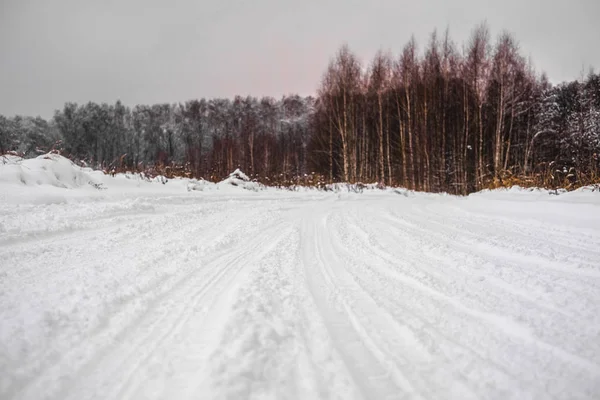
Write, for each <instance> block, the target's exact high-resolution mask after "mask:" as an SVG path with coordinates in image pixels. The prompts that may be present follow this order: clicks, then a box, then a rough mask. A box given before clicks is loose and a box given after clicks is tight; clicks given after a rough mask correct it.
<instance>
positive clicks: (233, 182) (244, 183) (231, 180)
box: [217, 169, 265, 192]
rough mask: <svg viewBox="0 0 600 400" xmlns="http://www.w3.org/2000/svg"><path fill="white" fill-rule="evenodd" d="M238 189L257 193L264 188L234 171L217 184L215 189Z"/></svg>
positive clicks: (240, 172)
mask: <svg viewBox="0 0 600 400" xmlns="http://www.w3.org/2000/svg"><path fill="white" fill-rule="evenodd" d="M232 186H233V187H239V188H242V189H246V190H252V191H255V192H257V191H259V190H263V189H264V188H265V186H264V185H262V184H260V183H258V182H252V181H251V180H250V178H249V177H248V175H246V174H244V173H243V172H242V171H240V170H239V169H236V170H235V171H233V172H232V173H231V174H229V177H227V178H226V179H224V180H222V181H221V182H219V183H217V189H222V188H229V187H232Z"/></svg>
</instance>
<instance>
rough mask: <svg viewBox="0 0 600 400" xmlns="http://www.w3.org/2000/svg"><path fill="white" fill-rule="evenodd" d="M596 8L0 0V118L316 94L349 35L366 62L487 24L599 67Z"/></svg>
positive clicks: (570, 70) (567, 59) (554, 74)
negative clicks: (98, 105) (83, 107)
mask: <svg viewBox="0 0 600 400" xmlns="http://www.w3.org/2000/svg"><path fill="white" fill-rule="evenodd" d="M598 16H600V1H598V0H571V1H558V0H550V1H546V0H495V1H485V0H483V1H482V0H460V1H444V0H429V1H418V0H411V1H403V0H360V1H359V0H293V1H287V0H252V1H250V0H229V1H227V0H171V1H165V0H160V1H158V0H129V1H127V0H102V1H89V0H53V1H46V0H37V1H33V0H0V114H3V115H14V114H25V115H41V116H43V117H50V116H51V115H52V114H53V112H54V110H55V109H57V108H61V107H62V105H63V104H64V103H65V102H66V101H74V102H78V103H84V102H87V101H96V102H109V103H113V102H114V101H115V100H117V99H120V100H121V101H123V102H124V103H125V104H127V105H130V106H133V105H135V104H152V103H158V102H178V101H185V100H189V99H192V98H200V97H207V98H210V97H232V96H234V95H236V94H240V95H247V94H250V95H254V96H262V95H270V96H274V97H280V96H281V95H284V94H289V93H298V94H301V95H308V94H314V93H315V90H316V88H317V86H318V84H319V80H320V78H321V75H322V73H323V72H324V70H325V68H326V66H327V63H328V61H329V59H330V58H331V57H332V56H333V55H334V54H335V52H336V51H337V49H338V48H339V46H340V45H341V44H343V43H348V45H349V46H350V48H351V49H352V50H354V51H355V52H356V53H357V54H358V55H359V57H360V58H361V59H362V60H363V62H364V63H365V64H366V63H368V62H369V61H370V58H371V57H372V55H373V54H374V53H375V52H376V51H377V50H378V49H379V48H383V49H384V50H388V49H389V50H391V51H392V53H393V54H394V55H397V54H399V52H400V50H401V49H402V47H403V46H404V44H405V43H406V42H407V41H408V39H409V38H410V35H411V34H414V35H415V37H416V39H417V41H418V43H419V44H420V45H421V46H423V45H424V44H425V43H426V41H427V38H428V36H429V34H430V33H431V32H432V31H433V29H435V28H437V29H438V31H440V32H443V31H444V30H445V28H446V26H449V28H450V33H451V36H452V38H453V39H454V40H455V41H456V42H457V44H458V45H460V44H461V43H463V42H464V41H466V39H467V38H468V36H469V33H470V32H471V30H472V29H473V27H474V26H475V25H476V24H478V23H479V22H481V21H483V20H487V22H488V25H489V26H490V29H491V32H492V35H493V36H495V35H496V34H497V33H498V32H499V31H500V30H501V29H507V30H508V31H510V32H512V33H514V34H515V36H516V38H517V39H518V40H519V42H520V44H521V48H522V51H523V54H524V55H526V56H531V58H532V59H533V61H534V63H535V66H536V68H537V69H538V70H544V71H546V72H547V73H548V76H549V77H550V79H551V81H553V82H560V81H563V80H570V79H574V78H577V77H579V76H580V74H581V72H582V70H585V71H586V72H587V70H588V68H589V67H590V66H595V67H597V68H600V48H599V47H598V40H599V39H600V24H598Z"/></svg>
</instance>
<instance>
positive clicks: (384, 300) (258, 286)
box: [0, 156, 600, 400]
mask: <svg viewBox="0 0 600 400" xmlns="http://www.w3.org/2000/svg"><path fill="white" fill-rule="evenodd" d="M240 179H241V178H240ZM242 181H243V179H242ZM90 182H92V184H93V185H90ZM238 183H239V182H238ZM94 185H95V187H94ZM98 187H100V188H103V189H104V190H98V189H97V188H98ZM244 188H245V187H244V184H243V183H242V184H238V185H235V186H234V185H231V184H229V183H227V182H225V183H223V184H217V185H215V184H209V183H206V182H197V181H192V182H190V181H186V180H173V181H169V182H167V183H166V184H162V183H160V182H145V181H143V180H140V179H139V178H136V177H135V176H133V175H131V176H124V175H121V176H117V177H114V178H113V177H109V176H103V175H101V174H100V173H96V172H92V171H90V170H85V169H79V168H77V167H75V166H73V165H71V164H70V163H69V162H68V161H66V160H65V159H62V158H61V157H58V156H46V157H45V158H44V157H41V158H39V159H35V160H26V161H23V160H20V159H16V158H14V159H10V160H7V161H6V162H5V163H4V164H3V163H2V162H0V399H2V400H9V399H36V400H39V399H61V400H62V399H73V400H82V399H376V400H379V399H461V400H462V399H501V400H506V399H599V398H600V193H598V192H592V191H591V190H587V191H586V190H579V191H577V192H572V193H563V194H560V195H558V196H553V195H549V194H548V192H547V191H525V190H519V189H515V190H507V191H494V192H483V193H479V194H474V195H471V196H468V197H464V198H459V197H454V196H445V195H431V194H418V193H412V192H407V191H393V190H387V191H378V190H366V191H364V192H363V193H362V194H357V193H349V192H347V191H339V192H337V193H325V192H317V191H310V190H305V191H302V192H289V191H281V190H275V189H264V188H261V187H257V186H256V185H250V187H249V189H251V190H244ZM246 189H248V188H246Z"/></svg>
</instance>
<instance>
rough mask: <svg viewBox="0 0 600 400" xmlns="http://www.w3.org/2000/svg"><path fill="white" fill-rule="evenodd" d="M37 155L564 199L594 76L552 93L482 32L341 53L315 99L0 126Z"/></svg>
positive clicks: (594, 163)
mask: <svg viewBox="0 0 600 400" xmlns="http://www.w3.org/2000/svg"><path fill="white" fill-rule="evenodd" d="M149 84H150V83H149ZM316 84H317V83H316ZM50 150H54V151H59V152H60V153H61V154H63V155H65V156H67V157H69V158H71V159H72V160H74V161H76V162H78V163H80V164H85V165H89V166H93V167H97V168H102V169H104V170H105V171H107V172H109V173H110V172H114V171H123V170H132V171H147V170H152V169H157V170H160V171H167V172H168V173H171V174H175V173H177V172H179V173H181V174H186V175H188V176H193V177H197V178H200V177H201V178H204V179H208V180H218V179H222V178H223V177H225V176H227V175H228V174H229V173H230V172H232V171H233V170H234V169H235V168H240V169H242V170H243V171H244V172H246V173H247V174H248V175H249V176H251V177H253V178H254V179H256V180H258V181H261V182H263V183H267V184H283V185H285V184H294V183H305V184H315V183H317V182H332V181H345V182H379V183H381V184H384V185H398V186H403V187H406V188H409V189H415V190H421V191H430V192H442V191H443V192H448V193H453V194H467V193H471V192H473V191H477V190H480V189H483V188H488V187H497V186H503V185H508V184H514V183H519V184H530V185H539V186H546V187H577V186H581V185H583V184H587V183H591V182H598V180H599V176H600V160H599V158H598V157H599V154H600V74H595V73H594V72H592V71H590V72H588V73H586V75H585V76H583V75H582V77H581V78H580V79H579V80H577V81H573V82H567V83H561V84H559V85H556V86H553V85H551V84H550V83H549V82H548V79H547V78H546V77H545V75H544V74H540V73H538V72H536V70H535V69H534V67H533V65H532V62H531V61H530V60H528V59H527V58H526V57H525V56H524V55H523V54H522V52H521V51H520V49H519V45H518V42H517V39H516V38H514V37H513V36H512V35H511V34H509V33H501V34H500V35H499V36H498V37H497V38H492V37H491V35H490V33H489V29H488V28H487V26H486V25H485V24H482V25H480V26H478V27H476V28H475V29H474V30H473V32H472V35H471V37H470V39H469V40H468V41H467V42H466V43H464V44H457V43H455V42H453V41H452V40H451V38H450V37H449V34H448V33H447V32H446V33H445V34H442V35H440V34H438V33H435V32H434V33H433V34H431V36H430V38H429V39H428V41H427V43H426V44H425V45H424V46H423V47H420V46H418V45H417V43H416V41H415V40H414V39H411V40H409V41H408V43H407V44H406V45H405V46H404V48H403V50H402V51H401V53H400V54H389V53H386V52H381V51H380V52H378V53H377V54H376V55H375V57H374V58H373V59H372V60H371V61H370V62H369V63H367V64H365V63H363V62H362V61H361V60H360V59H359V58H358V57H357V56H356V55H355V54H354V53H353V52H352V50H351V49H350V48H348V47H347V46H342V47H341V48H340V49H339V51H338V52H337V54H335V55H334V57H333V58H332V60H331V61H330V63H329V65H328V66H327V68H326V70H325V71H324V74H323V77H322V80H321V82H320V83H318V91H317V93H316V96H315V97H300V96H297V95H288V96H285V97H283V98H281V99H274V98H270V97H264V98H260V99H258V98H254V97H239V96H238V97H235V98H234V99H200V100H190V101H186V102H185V103H178V104H155V105H136V106H134V107H132V108H130V107H128V106H126V105H124V104H122V103H121V102H120V101H117V102H116V103H115V104H106V103H103V104H96V103H92V102H90V103H87V104H74V103H67V104H65V105H64V107H63V109H61V110H57V111H56V112H55V113H54V116H53V118H51V119H50V120H44V119H42V118H40V117H37V118H34V117H29V116H15V117H3V116H0V152H1V153H5V152H9V151H15V152H18V153H20V154H22V155H24V156H26V157H30V156H35V155H37V154H39V153H42V152H48V151H50Z"/></svg>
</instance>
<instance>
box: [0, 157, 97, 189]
mask: <svg viewBox="0 0 600 400" xmlns="http://www.w3.org/2000/svg"><path fill="white" fill-rule="evenodd" d="M2 161H3V162H2V163H0V182H2V183H8V184H17V185H19V184H20V185H26V186H39V185H49V186H54V187H57V188H68V189H73V188H79V187H82V186H86V185H92V186H94V187H98V186H99V185H100V183H99V182H96V181H95V180H94V179H93V178H92V177H91V176H89V175H88V174H87V173H86V172H85V171H84V169H83V168H81V167H78V166H77V165H75V164H73V162H71V161H70V160H68V159H67V158H65V157H62V156H60V155H58V154H52V153H49V154H44V155H42V156H39V157H37V158H33V159H28V160H24V159H22V158H20V157H16V156H3V157H2Z"/></svg>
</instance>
